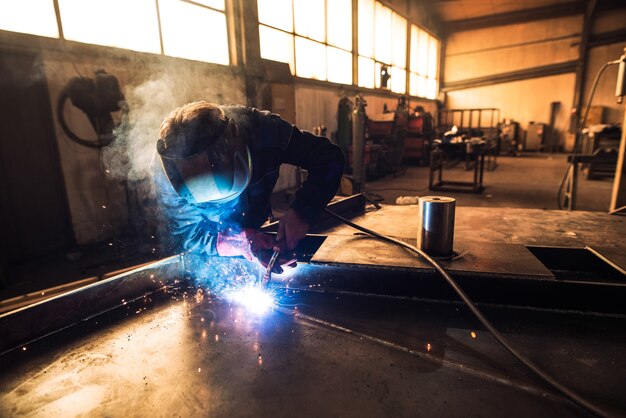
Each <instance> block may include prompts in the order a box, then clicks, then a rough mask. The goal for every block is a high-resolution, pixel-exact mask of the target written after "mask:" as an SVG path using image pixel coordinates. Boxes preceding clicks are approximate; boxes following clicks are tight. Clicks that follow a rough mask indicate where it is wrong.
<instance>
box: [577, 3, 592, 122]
mask: <svg viewBox="0 0 626 418" xmlns="http://www.w3.org/2000/svg"><path fill="white" fill-rule="evenodd" d="M596 4H597V0H589V1H588V3H587V7H586V10H585V16H584V21H583V31H582V36H581V38H580V44H579V45H578V60H577V61H576V81H575V88H574V103H573V106H572V108H574V109H576V120H575V121H574V132H575V131H576V130H577V129H578V126H579V124H580V123H581V116H582V115H581V110H582V106H583V102H584V99H585V97H584V96H585V77H586V75H587V55H588V49H587V42H588V41H589V35H590V34H591V26H592V24H593V14H594V11H595V8H596Z"/></svg>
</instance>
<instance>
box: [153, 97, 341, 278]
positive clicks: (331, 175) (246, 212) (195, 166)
mask: <svg viewBox="0 0 626 418" xmlns="http://www.w3.org/2000/svg"><path fill="white" fill-rule="evenodd" d="M156 148H157V152H158V155H159V157H160V158H159V159H157V161H156V164H155V180H156V187H157V194H158V196H159V198H160V202H161V204H162V205H163V206H164V208H165V212H166V214H167V216H168V218H169V229H170V232H171V233H172V234H173V235H174V236H175V237H178V238H179V240H180V245H181V246H182V249H183V250H184V251H193V252H198V253H203V254H206V255H220V256H228V257H231V256H243V257H245V258H246V259H248V260H251V261H252V260H254V261H259V262H260V263H261V264H264V265H266V264H267V262H268V261H269V259H263V257H259V255H260V254H262V253H266V254H267V253H268V252H269V254H270V255H271V254H272V253H273V252H275V251H280V257H279V258H278V261H277V263H276V267H275V269H276V271H280V270H281V265H285V264H290V263H292V262H293V258H292V257H291V256H290V254H292V253H293V250H294V248H295V247H296V245H297V244H298V242H299V241H300V240H301V239H302V238H303V237H304V236H305V235H306V233H307V231H308V229H309V226H310V225H311V224H312V223H313V222H314V221H315V219H316V218H317V217H318V216H319V214H320V213H321V211H322V210H323V209H324V207H325V206H326V205H327V204H328V202H329V201H330V200H331V199H332V197H333V196H334V194H335V192H336V191H337V188H338V186H339V182H340V180H341V175H342V172H343V167H344V155H343V153H342V151H341V149H340V148H339V147H338V146H336V145H333V144H332V143H331V142H330V141H329V140H328V139H327V138H324V137H320V136H315V135H313V134H312V133H310V132H307V131H302V130H300V129H298V128H297V127H296V126H293V125H292V124H290V123H288V122H287V121H285V120H283V119H282V118H281V117H280V116H279V115H276V114H273V113H270V112H268V111H260V110H258V109H255V108H251V107H245V106H236V105H228V106H222V105H216V104H212V103H208V102H205V101H199V102H193V103H189V104H187V105H184V106H181V107H179V108H176V109H174V110H173V111H172V112H171V113H170V114H169V115H167V117H166V118H165V120H164V121H163V123H162V124H161V129H160V136H159V139H158V141H157V144H156ZM159 160H160V161H159ZM281 164H291V165H294V166H298V167H301V168H303V169H305V170H307V171H308V175H307V179H306V181H305V182H304V183H303V184H302V187H301V188H300V190H298V191H297V193H296V195H295V199H294V201H293V203H292V204H291V206H290V208H289V209H288V211H287V212H286V213H285V214H284V215H283V216H282V217H280V220H279V229H278V233H277V234H276V235H269V234H265V233H263V232H260V231H259V228H260V227H261V225H263V224H264V223H265V222H266V221H267V220H268V218H269V219H271V216H272V211H271V205H270V198H271V195H272V190H273V189H274V186H275V184H276V181H277V180H278V176H279V168H280V166H281Z"/></svg>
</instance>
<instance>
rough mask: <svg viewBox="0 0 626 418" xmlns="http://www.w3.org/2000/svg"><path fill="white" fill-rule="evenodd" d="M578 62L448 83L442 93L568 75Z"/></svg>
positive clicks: (444, 85)
mask: <svg viewBox="0 0 626 418" xmlns="http://www.w3.org/2000/svg"><path fill="white" fill-rule="evenodd" d="M577 63H578V61H576V60H574V61H566V62H562V63H558V64H550V65H543V66H540V67H534V68H527V69H523V70H518V71H511V72H506V73H500V74H493V75H489V76H485V77H477V78H471V79H466V80H458V81H448V82H446V83H444V84H443V86H442V87H441V91H444V92H448V91H454V90H463V89H468V88H472V87H481V86H491V85H494V84H502V83H509V82H511V81H520V80H528V79H531V78H540V77H547V76H551V75H559V74H567V73H573V72H575V71H576V66H577Z"/></svg>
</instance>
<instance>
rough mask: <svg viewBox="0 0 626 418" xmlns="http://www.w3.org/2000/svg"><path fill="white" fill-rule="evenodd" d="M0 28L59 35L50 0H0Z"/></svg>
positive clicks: (36, 33) (34, 33)
mask: <svg viewBox="0 0 626 418" xmlns="http://www.w3.org/2000/svg"><path fill="white" fill-rule="evenodd" d="M0 29H2V30H9V31H11V32H21V33H30V34H33V35H41V36H49V37H52V38H58V37H59V28H58V26H57V17H56V14H55V13H54V4H53V3H52V0H13V1H7V0H3V1H0Z"/></svg>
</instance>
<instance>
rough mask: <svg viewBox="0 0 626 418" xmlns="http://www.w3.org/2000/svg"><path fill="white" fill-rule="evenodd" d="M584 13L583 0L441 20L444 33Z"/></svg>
mask: <svg viewBox="0 0 626 418" xmlns="http://www.w3.org/2000/svg"><path fill="white" fill-rule="evenodd" d="M583 13H585V2H584V1H571V2H568V3H560V4H554V5H550V6H545V7H538V8H535V9H526V10H518V11H514V12H508V13H501V14H496V15H488V16H481V17H475V18H471V19H464V20H451V21H448V22H445V21H444V22H443V27H444V30H445V31H446V33H448V34H450V33H453V32H461V31H465V30H473V29H482V28H488V27H493V26H503V25H511V24H513V23H520V22H530V21H533V20H542V19H550V18H554V17H556V16H558V17H563V16H572V15H578V14H583Z"/></svg>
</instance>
